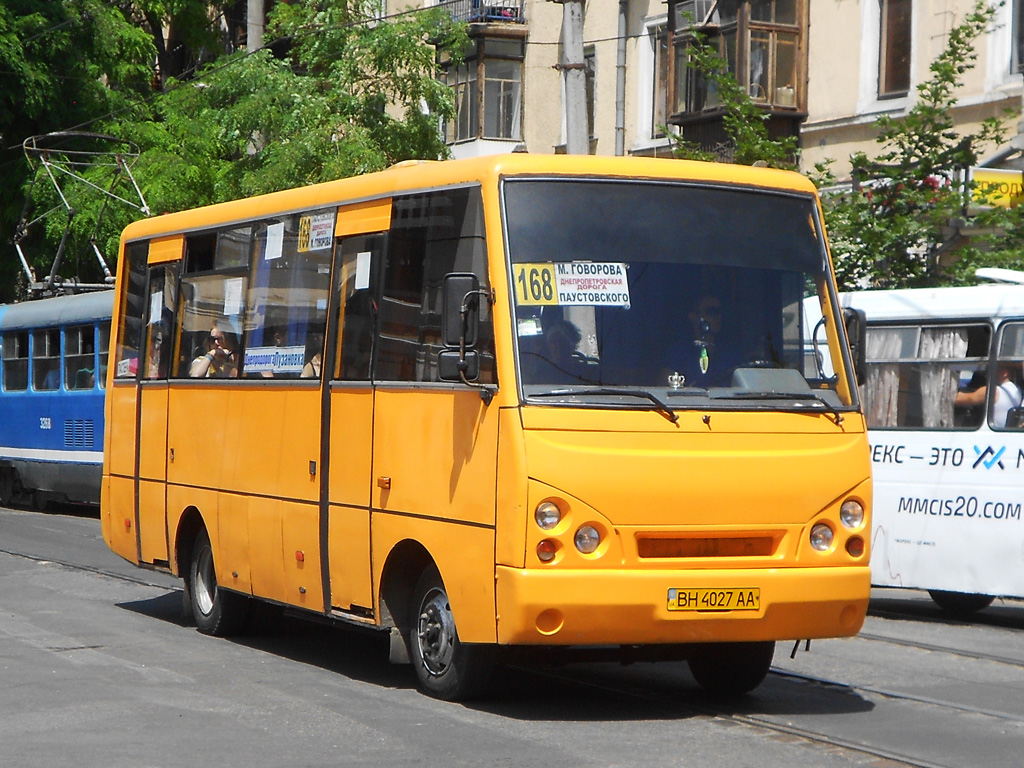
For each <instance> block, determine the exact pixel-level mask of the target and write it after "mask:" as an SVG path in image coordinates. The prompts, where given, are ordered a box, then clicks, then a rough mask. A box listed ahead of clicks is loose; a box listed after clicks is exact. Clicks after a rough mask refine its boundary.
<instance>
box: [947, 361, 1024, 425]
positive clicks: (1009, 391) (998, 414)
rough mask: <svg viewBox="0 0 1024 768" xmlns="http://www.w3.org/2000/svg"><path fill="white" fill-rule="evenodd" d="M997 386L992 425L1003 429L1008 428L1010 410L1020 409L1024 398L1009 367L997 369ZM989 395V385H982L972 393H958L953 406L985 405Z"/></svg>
mask: <svg viewBox="0 0 1024 768" xmlns="http://www.w3.org/2000/svg"><path fill="white" fill-rule="evenodd" d="M995 385H996V390H995V398H994V400H993V402H992V418H991V424H992V426H993V427H996V428H1000V429H1001V428H1003V427H1005V426H1006V416H1007V414H1008V413H1009V412H1010V409H1012V408H1020V407H1021V401H1022V399H1024V396H1022V394H1021V391H1020V387H1018V386H1017V384H1016V382H1014V381H1013V379H1012V378H1011V376H1010V366H1009V365H1006V364H1001V365H1000V366H999V368H997V369H996V380H995ZM987 393H988V386H987V385H982V386H980V387H977V388H976V389H973V390H970V391H964V392H957V393H956V398H955V399H954V401H953V404H954V405H957V406H978V405H984V403H985V397H986V395H987Z"/></svg>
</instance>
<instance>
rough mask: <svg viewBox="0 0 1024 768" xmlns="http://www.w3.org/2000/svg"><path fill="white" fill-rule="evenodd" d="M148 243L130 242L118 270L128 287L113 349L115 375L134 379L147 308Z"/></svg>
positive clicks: (123, 299)
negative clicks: (144, 312) (121, 271)
mask: <svg viewBox="0 0 1024 768" xmlns="http://www.w3.org/2000/svg"><path fill="white" fill-rule="evenodd" d="M148 255H149V243H148V242H140V243H131V244H130V245H128V246H127V247H126V248H125V251H124V259H123V261H122V263H121V269H122V270H123V271H124V276H123V277H122V278H121V279H122V280H124V281H126V282H127V287H126V288H122V290H121V307H120V313H119V317H118V327H117V344H116V348H115V360H114V376H115V377H116V378H118V379H125V378H130V379H134V378H135V376H136V375H137V373H138V370H139V354H140V350H141V349H142V327H143V315H142V313H143V311H144V310H145V307H146V260H147V257H148Z"/></svg>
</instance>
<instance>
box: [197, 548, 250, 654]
mask: <svg viewBox="0 0 1024 768" xmlns="http://www.w3.org/2000/svg"><path fill="white" fill-rule="evenodd" d="M188 587H189V598H190V602H191V605H192V615H193V617H194V618H195V622H196V628H197V629H198V630H199V631H200V632H202V633H203V634H204V635H214V636H216V637H223V636H225V635H231V634H234V633H236V632H238V631H239V630H240V629H241V628H242V626H243V625H244V624H245V620H246V616H247V614H248V609H249V601H248V598H245V597H242V596H241V595H239V594H236V593H234V592H228V591H226V590H223V589H220V588H219V587H218V585H217V570H216V568H215V567H214V563H213V547H212V546H211V544H210V536H209V534H208V533H207V532H206V531H205V530H202V531H200V532H199V535H198V536H197V537H196V543H195V545H194V546H193V548H192V561H191V563H190V564H189V575H188Z"/></svg>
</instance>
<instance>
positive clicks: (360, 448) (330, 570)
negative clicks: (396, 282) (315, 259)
mask: <svg viewBox="0 0 1024 768" xmlns="http://www.w3.org/2000/svg"><path fill="white" fill-rule="evenodd" d="M390 215H391V201H390V200H383V201H375V202H374V203H373V204H363V205H359V206H352V207H351V208H348V209H346V208H342V209H341V210H340V211H339V216H338V232H339V234H340V235H341V236H342V239H340V240H339V241H338V244H337V249H336V255H335V289H334V301H333V307H334V311H333V314H334V321H333V322H332V323H331V334H332V336H331V338H330V339H329V340H328V344H329V348H330V349H332V350H334V351H335V354H333V355H332V356H331V357H332V358H333V359H332V360H329V361H328V364H329V365H331V368H332V370H333V371H334V375H333V377H332V378H333V381H332V382H331V383H330V385H329V386H328V387H326V388H325V396H324V425H325V427H326V430H325V433H324V441H323V448H322V450H323V462H324V465H325V466H326V467H327V468H328V471H327V473H326V477H325V482H326V487H325V488H324V489H323V492H322V496H321V499H322V500H321V515H322V518H321V520H322V524H321V530H324V531H326V537H327V538H326V542H325V543H324V563H325V564H326V565H325V568H324V579H325V584H324V587H325V589H326V590H328V593H329V595H330V599H329V601H328V602H329V604H328V606H327V608H328V610H330V609H338V610H342V611H345V612H347V613H353V614H356V615H358V616H363V617H366V618H369V617H371V616H372V615H373V596H372V590H371V587H370V469H371V452H372V446H373V399H374V394H373V388H372V386H371V385H370V363H371V356H372V348H373V336H374V324H375V322H376V315H377V299H376V295H377V294H376V286H377V283H378V280H377V279H376V277H375V275H376V274H377V273H378V272H379V269H380V265H381V262H382V259H383V255H384V243H385V242H386V235H385V234H383V233H376V234H350V233H351V232H353V231H355V232H359V231H365V230H366V229H367V228H369V227H378V228H386V227H387V225H388V222H389V220H390Z"/></svg>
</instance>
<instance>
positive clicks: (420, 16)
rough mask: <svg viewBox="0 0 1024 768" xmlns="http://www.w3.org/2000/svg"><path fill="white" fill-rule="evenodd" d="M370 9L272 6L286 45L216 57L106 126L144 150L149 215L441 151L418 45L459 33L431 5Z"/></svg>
mask: <svg viewBox="0 0 1024 768" xmlns="http://www.w3.org/2000/svg"><path fill="white" fill-rule="evenodd" d="M375 14H376V8H375V7H373V6H369V5H367V4H366V3H362V2H353V1H352V0H331V1H330V2H323V1H314V0H305V2H298V3H293V4H291V5H285V4H278V5H277V6H276V7H275V11H274V13H273V14H272V16H271V19H270V24H269V28H268V34H269V36H271V37H276V38H278V39H283V40H286V41H288V42H289V44H290V48H289V50H288V53H287V55H286V56H285V57H283V58H277V57H275V56H274V55H273V54H272V53H271V51H270V50H268V49H263V50H260V51H258V52H256V53H253V54H244V53H239V54H235V55H232V56H229V57H224V58H221V59H219V60H218V61H217V62H216V63H215V64H213V65H211V66H209V67H207V68H206V69H204V70H202V71H200V72H199V74H198V75H197V77H196V78H195V79H194V80H191V81H188V82H173V83H172V84H171V87H170V88H169V89H168V91H167V93H166V94H165V95H164V96H163V97H162V98H161V99H159V100H158V101H156V102H155V103H154V108H153V112H152V114H144V115H140V116H139V118H138V119H135V120H133V121H121V122H120V124H119V125H118V126H115V127H114V128H113V129H114V130H117V131H119V132H120V133H119V135H121V136H123V137H124V138H127V139H131V140H132V141H134V142H135V143H137V144H139V145H140V146H142V147H143V148H144V151H143V155H142V158H141V159H140V161H139V164H138V167H137V168H138V171H137V173H138V176H139V177H140V178H141V179H143V180H144V181H143V188H144V192H145V194H146V197H147V200H149V202H150V205H151V207H152V208H153V209H154V211H158V212H165V211H175V210H180V209H182V208H187V207H193V206H197V205H203V204H207V203H214V202H220V201H223V200H230V199H235V198H239V197H245V196H250V195H255V194H260V193H264V192H271V191H275V190H280V189H285V188H290V187H296V186H301V185H303V184H311V183H316V182H319V181H326V180H329V179H335V178H340V177H345V176H352V175H355V174H360V173H366V172H368V171H374V170H380V169H383V168H386V167H387V166H389V165H391V164H393V163H395V162H398V161H401V160H407V159H411V158H430V159H437V158H440V157H444V156H445V155H446V153H447V147H446V145H445V144H444V142H443V140H442V138H441V136H440V134H439V132H438V130H437V124H438V120H439V119H440V118H442V117H451V116H453V114H454V102H453V99H452V95H451V91H450V89H448V88H447V87H446V86H445V85H444V84H443V83H441V82H439V81H438V80H437V79H436V78H435V71H436V64H435V49H434V47H433V46H432V45H430V44H428V43H427V40H428V38H429V40H430V41H431V42H433V43H435V44H437V45H439V46H448V47H451V48H453V49H454V50H457V51H460V50H462V48H463V47H464V46H465V44H466V42H467V40H468V39H467V38H466V36H465V31H464V29H463V28H462V27H461V26H460V25H457V24H455V23H454V22H453V21H452V20H451V17H450V15H446V14H445V13H444V11H443V10H441V9H437V10H433V11H425V12H421V13H415V14H407V15H404V16H401V17H399V18H396V19H394V20H391V21H387V22H378V21H376V16H375ZM424 107H425V108H426V109H424Z"/></svg>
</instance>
